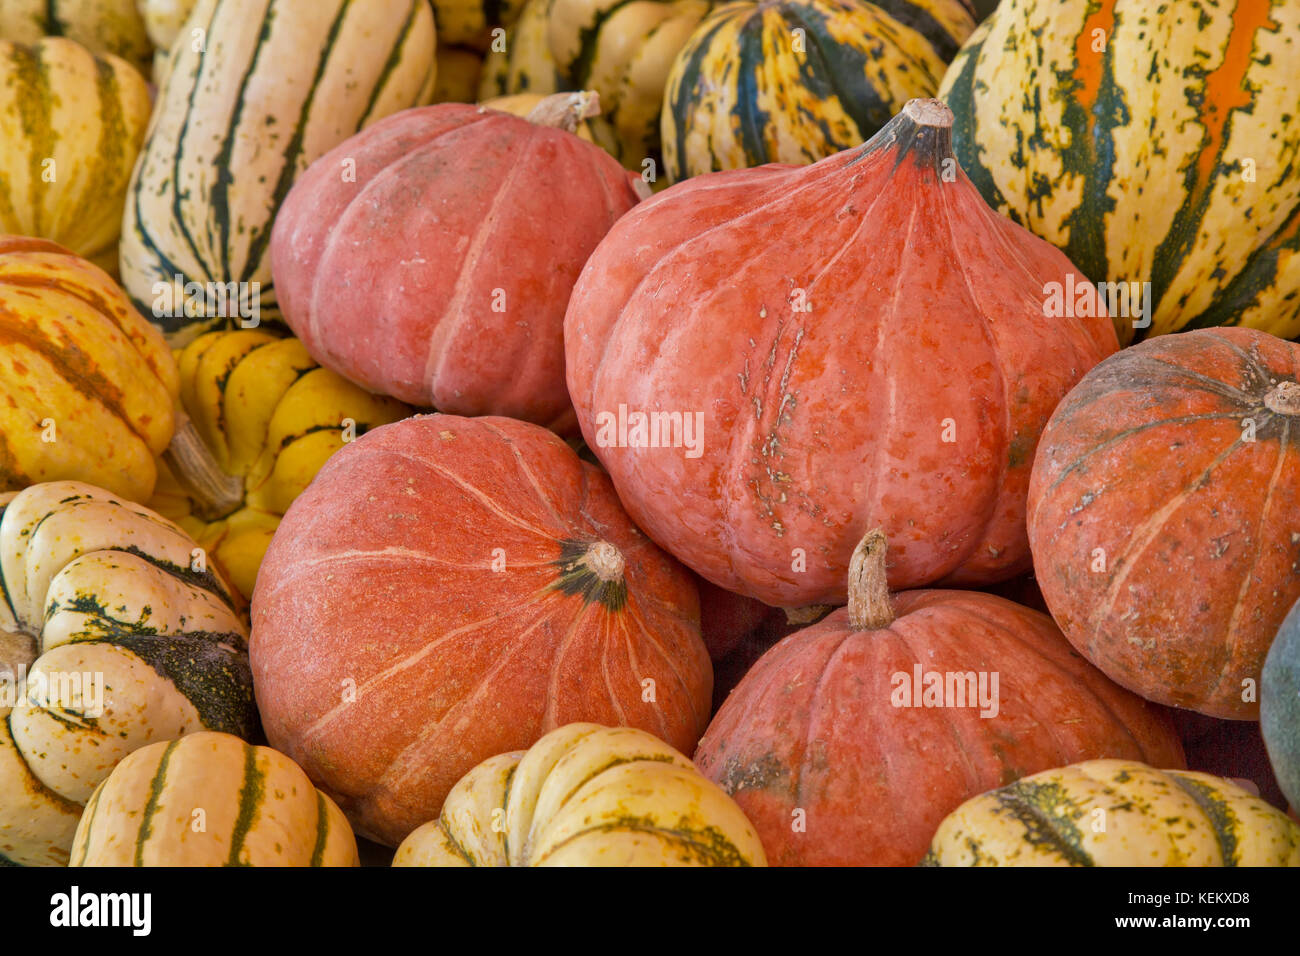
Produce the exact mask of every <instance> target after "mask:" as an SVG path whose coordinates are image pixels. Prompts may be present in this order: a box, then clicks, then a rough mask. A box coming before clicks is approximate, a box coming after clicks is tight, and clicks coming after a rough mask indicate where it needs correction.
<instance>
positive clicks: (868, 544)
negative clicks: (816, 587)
mask: <svg viewBox="0 0 1300 956" xmlns="http://www.w3.org/2000/svg"><path fill="white" fill-rule="evenodd" d="M888 549H889V544H888V542H887V541H886V540H885V532H883V531H881V530H880V529H879V528H872V529H871V530H870V531H868V532H867V533H866V535H865V536H864V537H863V538H862V540H861V541H859V542H858V546H857V547H856V548H854V549H853V557H852V559H850V561H849V624H850V625H851V626H852V627H853V629H854V630H855V631H878V630H880V629H881V628H885V627H889V625H890V624H893V623H894V606H893V604H891V603H890V600H889V581H888V579H887V577H886V574H885V552H886V551H888Z"/></svg>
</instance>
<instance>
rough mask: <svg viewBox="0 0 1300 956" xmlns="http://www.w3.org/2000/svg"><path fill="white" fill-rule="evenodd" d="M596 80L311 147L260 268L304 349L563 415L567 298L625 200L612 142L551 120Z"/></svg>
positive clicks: (453, 106)
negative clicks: (555, 93)
mask: <svg viewBox="0 0 1300 956" xmlns="http://www.w3.org/2000/svg"><path fill="white" fill-rule="evenodd" d="M592 96H593V95H592V94H581V93H572V94H561V95H560V96H559V97H552V98H548V99H547V100H544V101H543V102H542V103H541V104H540V105H539V106H538V107H537V110H535V111H534V113H533V114H530V117H529V119H521V118H519V117H516V116H511V115H509V114H507V113H501V112H498V111H496V110H490V109H486V108H483V107H479V106H473V105H469V104H461V103H445V104H441V105H438V106H430V107H426V108H422V109H413V110H406V111H405V112H402V113H399V114H397V115H396V116H392V117H389V118H388V119H386V120H383V121H381V122H378V123H375V124H374V125H373V126H371V127H369V128H367V129H366V130H364V131H363V132H361V133H359V134H357V135H356V136H354V137H352V138H351V139H349V140H347V141H346V142H344V143H343V144H341V145H340V146H338V147H337V148H336V149H334V150H333V151H332V152H330V153H327V154H326V155H325V156H323V157H321V158H320V159H319V160H317V161H316V162H315V163H313V164H312V166H311V167H310V168H309V169H308V170H307V171H306V172H305V173H304V174H303V175H302V176H301V178H299V180H298V182H297V183H296V184H295V185H294V187H293V190H292V191H291V192H290V193H289V196H288V198H287V199H286V200H285V202H284V205H283V207H282V208H281V210H280V212H279V214H278V215H277V217H276V221H275V228H274V231H273V234H272V239H271V267H272V272H273V274H274V276H275V287H276V294H277V297H278V299H279V302H280V305H281V308H282V309H283V310H284V315H285V319H286V321H287V322H288V323H289V325H290V326H291V327H292V328H293V330H294V332H295V333H296V334H297V335H298V337H299V338H300V339H302V341H303V344H304V345H306V347H307V350H308V351H309V352H310V353H311V356H312V358H314V359H315V360H316V361H318V362H319V363H320V364H321V365H323V366H325V367H326V368H329V369H333V370H334V371H335V372H337V373H339V374H340V375H342V376H344V377H345V378H348V379H351V380H352V381H353V382H356V383H357V384H358V385H361V386H362V387H364V388H367V389H370V390H371V391H374V392H382V393H384V394H387V395H391V396H393V397H394V398H399V399H401V400H402V401H404V402H408V403H410V404H412V405H417V406H424V407H429V406H432V407H436V408H438V409H439V410H440V411H444V412H451V413H454V414H458V415H506V416H509V417H512V418H520V419H524V420H526V421H531V422H536V423H537V424H540V425H546V426H548V427H551V428H555V429H557V430H560V431H568V430H573V428H574V419H573V411H572V408H571V406H570V404H569V396H568V392H567V391H566V389H565V380H564V345H563V326H564V310H565V306H566V305H567V303H568V300H569V293H570V291H571V289H572V287H573V283H574V280H576V279H577V277H578V272H579V271H580V270H581V269H582V266H583V263H585V262H586V260H587V257H588V256H589V255H590V254H591V251H592V250H593V249H594V248H595V247H596V243H598V242H599V241H600V239H601V237H602V236H604V235H605V233H606V232H607V231H608V230H609V227H610V226H611V225H613V223H614V221H615V220H616V219H618V218H619V216H621V215H623V214H624V213H625V212H627V211H628V210H629V209H631V208H632V206H633V205H635V204H636V202H637V199H638V195H637V190H636V189H635V188H634V186H633V181H632V180H631V179H630V178H629V176H628V174H627V173H626V172H625V171H624V170H623V168H622V167H621V166H619V164H618V162H617V161H616V160H614V158H613V157H611V156H610V155H609V154H608V153H606V152H605V151H604V150H602V149H600V148H599V147H597V146H593V145H592V144H591V143H588V142H584V141H583V140H581V139H579V138H578V137H577V136H575V135H573V134H572V133H571V132H568V131H567V130H566V129H564V128H561V127H563V126H565V125H567V124H570V123H571V122H573V121H576V120H577V119H580V118H581V116H583V115H588V113H589V111H590V108H591V97H592Z"/></svg>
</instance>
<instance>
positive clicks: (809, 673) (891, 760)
mask: <svg viewBox="0 0 1300 956" xmlns="http://www.w3.org/2000/svg"><path fill="white" fill-rule="evenodd" d="M849 579H850V584H849V605H848V607H847V608H843V609H841V610H838V611H835V612H834V613H832V614H831V615H830V616H828V617H826V618H825V619H823V620H822V621H820V622H819V623H817V624H815V625H813V626H812V627H809V628H806V629H805V630H802V631H800V632H798V633H797V634H793V635H791V636H790V637H787V638H786V639H785V640H783V641H782V642H781V643H779V644H777V645H776V646H775V647H773V648H772V649H771V650H770V651H768V652H767V653H766V654H765V655H764V656H763V657H762V658H761V659H760V660H759V661H758V663H757V664H755V665H754V667H753V669H752V670H751V671H750V672H749V673H748V674H747V675H746V676H745V677H744V679H743V680H741V682H740V684H739V685H738V686H737V687H736V689H735V690H733V691H732V692H731V695H730V696H729V697H728V698H727V699H726V701H725V702H724V703H723V705H722V707H721V708H720V709H719V710H718V713H717V716H716V717H714V719H713V723H712V724H710V725H709V729H708V732H707V733H706V734H705V735H704V739H703V740H701V741H700V747H699V750H698V751H697V752H696V754H695V762H696V764H697V765H698V766H699V767H700V769H701V770H702V771H704V774H705V776H707V777H709V778H710V779H712V780H714V781H716V782H717V783H719V784H720V785H721V786H722V788H723V789H724V790H726V791H727V792H728V793H729V794H731V795H732V797H733V798H734V799H735V800H736V802H737V803H739V804H740V807H741V809H742V810H744V811H745V814H746V815H747V816H748V817H749V819H750V820H751V821H752V822H753V824H754V826H755V827H756V828H757V829H758V833H759V836H760V838H761V839H762V841H763V849H764V850H765V851H766V853H767V856H768V862H769V863H771V864H773V865H778V866H817V865H839V866H866V865H879V866H912V865H914V864H916V863H917V862H919V861H920V859H921V857H922V856H923V855H924V854H925V851H926V847H927V846H928V845H929V842H930V838H931V837H932V836H933V835H934V831H935V829H936V828H937V827H938V825H939V823H940V821H941V820H943V818H944V817H945V816H947V815H948V814H949V813H950V812H952V811H953V810H955V809H956V808H957V807H958V806H960V805H961V804H962V803H963V802H964V801H966V800H967V799H969V798H970V797H973V796H975V795H976V794H979V793H983V792H984V791H985V790H991V789H993V788H995V787H1000V786H1004V785H1006V784H1008V783H1010V782H1012V781H1013V780H1016V779H1018V778H1019V777H1022V776H1025V775H1026V774H1031V773H1036V772H1038V771H1040V770H1048V769H1050V768H1052V767H1059V766H1064V765H1066V764H1069V763H1074V762H1076V761H1080V760H1091V759H1094V758H1100V757H1122V758H1129V759H1134V760H1142V761H1145V762H1147V763H1151V764H1154V765H1155V766H1159V767H1172V768H1181V767H1182V766H1183V754H1182V748H1181V746H1180V744H1179V742H1178V737H1177V735H1176V733H1175V732H1174V728H1173V725H1172V722H1171V721H1170V719H1169V715H1168V714H1167V713H1166V712H1165V711H1163V710H1162V709H1161V708H1159V707H1157V706H1155V705H1152V704H1148V703H1146V702H1145V701H1143V700H1142V699H1141V698H1139V697H1137V696H1136V695H1135V694H1131V693H1129V692H1128V691H1126V690H1124V689H1123V688H1121V687H1119V686H1118V685H1116V684H1113V683H1111V682H1110V681H1109V680H1108V679H1107V678H1106V677H1105V676H1104V675H1103V674H1102V673H1101V672H1100V671H1098V670H1096V669H1095V668H1093V667H1092V666H1091V665H1089V664H1088V662H1087V661H1085V660H1084V659H1083V658H1082V657H1080V656H1079V655H1078V654H1076V653H1075V652H1074V651H1073V650H1072V649H1071V647H1070V645H1069V643H1067V642H1066V640H1065V638H1064V637H1062V635H1061V632H1060V631H1058V630H1057V629H1056V627H1055V625H1053V624H1052V620H1051V618H1049V617H1048V616H1047V615H1045V614H1040V613H1038V612H1037V611H1031V610H1028V609H1027V608H1023V607H1020V606H1019V605H1016V604H1012V603H1011V602H1010V601H1007V600H1004V599H1003V598H999V597H995V596H994V595H991V594H981V593H979V592H975V591H905V592H903V593H900V594H895V595H893V597H892V600H891V598H890V595H889V593H888V590H887V588H886V584H885V539H884V536H883V535H882V534H880V533H879V532H878V531H873V532H871V533H869V534H868V535H867V536H866V537H864V538H863V540H862V543H861V544H859V545H858V548H857V550H856V551H855V553H854V557H853V561H852V568H851V570H850V573H849Z"/></svg>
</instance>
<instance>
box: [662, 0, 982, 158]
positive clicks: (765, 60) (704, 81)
mask: <svg viewBox="0 0 1300 956" xmlns="http://www.w3.org/2000/svg"><path fill="white" fill-rule="evenodd" d="M974 29H975V19H974V17H973V15H972V14H971V11H970V7H969V5H968V4H967V3H966V0H897V2H879V3H870V2H867V0H777V2H771V0H763V2H757V0H738V2H735V3H728V4H727V5H726V6H723V7H720V8H718V9H716V10H714V11H713V13H712V14H710V15H709V17H708V19H707V20H705V21H704V23H702V24H700V26H699V27H698V28H697V29H696V30H695V32H694V33H693V34H692V35H691V38H690V41H689V42H688V43H687V44H686V46H685V47H684V48H683V49H682V51H681V53H679V54H678V56H677V59H676V62H675V63H674V64H673V67H672V74H671V75H670V77H669V79H668V89H667V91H666V93H665V94H664V106H663V114H662V117H661V122H662V136H663V148H664V166H665V170H666V172H667V176H668V178H669V180H670V181H672V182H677V181H680V180H682V179H685V178H687V177H688V176H698V175H699V174H700V173H707V172H710V171H713V170H719V169H744V168H746V167H750V166H761V165H763V164H764V163H778V162H779V163H799V164H806V163H813V162H816V161H817V160H819V159H823V158H825V157H827V156H830V155H832V154H833V153H838V152H839V151H840V150H843V149H848V148H849V147H852V146H857V145H859V144H860V143H863V142H865V141H866V140H868V139H870V138H871V137H872V136H874V135H875V134H876V133H877V132H878V131H879V130H880V129H881V127H883V126H884V125H885V124H886V123H888V122H889V121H890V120H891V119H893V117H894V114H896V113H897V112H898V111H899V110H901V109H902V108H903V104H905V103H906V102H907V101H908V100H910V99H913V98H916V97H929V96H933V95H934V94H935V91H936V90H938V88H939V82H940V80H942V79H943V74H944V69H945V67H946V66H947V64H948V62H949V61H950V60H951V59H952V58H953V56H954V55H955V54H956V53H957V50H958V49H959V48H960V47H961V44H962V41H963V40H965V39H966V37H968V36H969V35H970V33H971V31H972V30H974Z"/></svg>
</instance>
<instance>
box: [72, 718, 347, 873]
mask: <svg viewBox="0 0 1300 956" xmlns="http://www.w3.org/2000/svg"><path fill="white" fill-rule="evenodd" d="M69 865H70V866H357V865H358V859H357V841H356V838H355V837H354V836H353V834H352V828H351V827H350V826H349V825H348V821H347V818H346V817H345V816H344V815H343V811H341V810H340V809H339V808H338V806H337V805H336V804H335V803H334V801H333V800H331V799H330V798H329V797H327V796H325V794H323V793H321V792H320V791H319V790H317V789H316V788H315V787H314V786H312V783H311V781H310V780H308V779H307V775H306V774H305V773H303V771H302V769H301V768H300V767H299V766H298V765H297V764H296V763H294V762H293V761H292V760H290V759H289V758H288V757H286V756H285V755H284V754H282V753H280V752H279V751H276V750H272V749H271V748H270V747H256V746H253V745H252V744H248V743H245V742H244V741H243V740H240V739H239V738H238V737H232V736H231V735H230V734H223V733H210V732H207V731H200V732H198V733H193V734H189V735H188V736H185V737H181V738H180V739H178V740H173V741H171V742H162V743H155V744H151V745H150V746H148V747H142V748H141V749H139V750H137V751H135V752H134V753H133V754H131V756H129V757H127V758H126V759H125V760H123V761H122V762H121V763H120V764H118V765H117V768H116V769H115V770H114V771H113V772H112V774H111V775H110V776H109V777H108V779H106V780H105V781H104V782H103V783H101V784H100V785H99V787H98V788H97V789H96V790H95V792H94V794H93V795H92V796H91V798H90V802H89V803H88V804H87V805H86V812H85V813H84V814H83V815H82V817H81V821H80V823H79V824H78V826H77V832H76V837H75V839H74V841H73V848H72V859H71V861H70V863H69Z"/></svg>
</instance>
